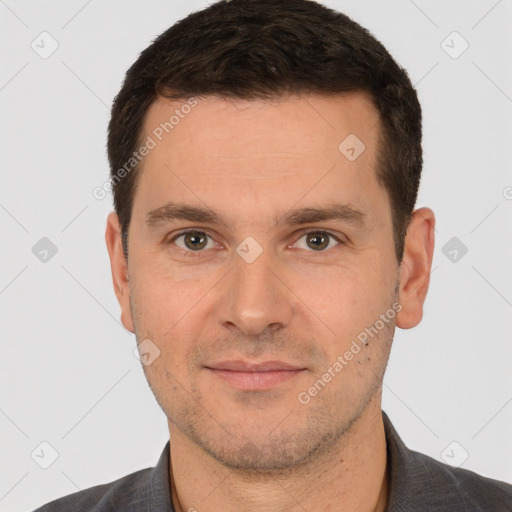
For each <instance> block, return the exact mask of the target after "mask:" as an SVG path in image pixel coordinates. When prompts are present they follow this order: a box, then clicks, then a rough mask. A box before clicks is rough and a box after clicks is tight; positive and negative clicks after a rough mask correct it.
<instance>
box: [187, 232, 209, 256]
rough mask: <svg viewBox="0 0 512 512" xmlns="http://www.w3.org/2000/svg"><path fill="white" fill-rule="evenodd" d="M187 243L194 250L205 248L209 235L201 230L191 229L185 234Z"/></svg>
mask: <svg viewBox="0 0 512 512" xmlns="http://www.w3.org/2000/svg"><path fill="white" fill-rule="evenodd" d="M183 241H184V242H185V245H186V246H187V247H188V248H189V249H190V250H192V251H197V250H199V249H203V248H204V247H205V246H206V243H207V242H208V238H207V236H206V235H205V234H204V233H202V232H201V231H191V232H190V233H185V234H184V235H183Z"/></svg>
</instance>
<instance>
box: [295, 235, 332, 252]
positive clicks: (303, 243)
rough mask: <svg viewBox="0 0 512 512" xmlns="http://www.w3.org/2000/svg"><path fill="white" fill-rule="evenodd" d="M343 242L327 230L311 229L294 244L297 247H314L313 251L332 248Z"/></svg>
mask: <svg viewBox="0 0 512 512" xmlns="http://www.w3.org/2000/svg"><path fill="white" fill-rule="evenodd" d="M340 243H341V242H340V240H339V239H338V238H336V237H335V236H334V235H332V234H331V233H327V232H325V231H310V232H309V233H305V234H304V235H302V236H301V237H300V238H299V239H298V240H297V241H296V242H295V243H294V244H293V247H294V248H297V249H306V250H308V249H312V250H313V251H317V252H319V251H325V250H326V249H331V248H332V247H335V246H336V245H339V244H340Z"/></svg>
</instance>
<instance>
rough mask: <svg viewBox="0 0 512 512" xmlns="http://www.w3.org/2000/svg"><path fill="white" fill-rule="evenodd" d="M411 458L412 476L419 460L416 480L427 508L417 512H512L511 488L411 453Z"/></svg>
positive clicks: (502, 483)
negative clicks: (424, 511)
mask: <svg viewBox="0 0 512 512" xmlns="http://www.w3.org/2000/svg"><path fill="white" fill-rule="evenodd" d="M410 456H411V459H412V460H411V462H412V464H411V466H410V468H411V470H412V471H413V474H414V462H413V461H414V459H415V460H416V478H417V479H418V480H419V482H418V483H420V485H421V490H422V492H421V494H419V495H418V499H419V500H421V502H422V503H423V504H425V505H426V507H425V508H419V509H418V510H432V511H453V510H457V511H459V510H460V511H471V512H484V511H485V512H487V511H489V510H492V511H493V512H511V511H512V485H510V484H508V483H506V482H501V481H499V480H494V479H492V478H487V477H484V476H482V475H479V474H477V473H475V472H473V471H470V470H468V469H463V468H455V467H452V466H449V465H447V464H443V463H441V462H439V461H437V460H435V459H433V458H432V457H429V456H427V455H424V454H422V453H418V452H414V451H412V450H411V453H410ZM420 479H421V480H420Z"/></svg>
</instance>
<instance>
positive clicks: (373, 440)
mask: <svg viewBox="0 0 512 512" xmlns="http://www.w3.org/2000/svg"><path fill="white" fill-rule="evenodd" d="M374 398H375V400H372V401H371V402H370V403H369V405H368V407H367V408H366V409H365V411H364V412H363V413H362V415H361V416H360V417H359V418H358V419H357V421H356V422H355V423H354V424H353V425H352V427H351V428H350V429H349V431H347V432H346V434H345V435H344V437H343V438H342V439H340V441H339V443H338V444H337V445H336V447H335V449H333V450H331V451H330V452H329V453H327V454H325V455H322V457H321V458H319V459H317V460H315V461H311V463H308V464H307V465H304V466H302V467H301V468H300V470H298V469H297V468H294V470H293V472H287V473H284V472H281V473H279V474H277V473H276V474H272V475H269V474H266V475H262V474H247V473H240V472H237V471H233V470H231V469H229V468H226V467H225V466H223V465H222V464H220V463H219V462H217V461H216V460H214V459H212V458H211V457H210V456H209V455H207V454H206V453H205V452H204V451H203V450H202V449H201V448H199V447H198V446H197V445H195V444H194V443H192V442H191V441H190V440H189V439H188V438H187V437H186V436H184V435H183V434H182V433H181V432H180V431H179V430H178V429H176V428H175V427H174V425H172V423H170V428H171V426H172V427H173V428H172V430H171V457H170V466H171V468H170V469H171V491H172V500H173V505H174V509H175V511H176V512H193V511H199V512H210V511H217V510H224V511H226V512H231V511H237V512H241V511H251V512H259V511H270V510H272V511H274V512H281V511H283V512H284V511H287V512H289V511H293V512H295V511H303V510H351V511H356V512H383V511H384V510H385V508H386V503H387V497H388V483H389V482H388V481H389V476H388V471H387V470H386V469H387V467H386V439H385V433H384V424H383V421H382V413H381V406H380V400H378V399H377V398H378V397H374Z"/></svg>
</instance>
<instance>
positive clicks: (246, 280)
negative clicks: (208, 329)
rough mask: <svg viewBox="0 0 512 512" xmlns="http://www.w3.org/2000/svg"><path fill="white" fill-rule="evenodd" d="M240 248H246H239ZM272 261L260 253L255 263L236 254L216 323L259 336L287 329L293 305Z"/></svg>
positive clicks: (268, 256) (269, 256) (268, 255)
mask: <svg viewBox="0 0 512 512" xmlns="http://www.w3.org/2000/svg"><path fill="white" fill-rule="evenodd" d="M241 248H242V249H244V248H247V247H246V246H244V245H243V244H241ZM273 267H275V264H273V262H272V257H271V255H270V254H269V253H267V252H261V253H260V254H259V255H258V256H257V257H256V258H255V259H245V258H244V255H243V253H242V254H241V255H240V254H236V255H235V257H234V261H233V268H232V271H231V272H230V273H229V276H230V278H229V282H228V283H226V286H227V289H226V290H225V294H224V300H223V301H222V305H221V308H220V311H219V314H220V317H219V321H220V322H222V323H223V324H225V325H226V324H227V325H230V326H231V327H232V326H233V325H234V326H236V327H238V328H239V329H240V330H242V331H243V332H244V333H246V334H259V333H261V332H262V331H264V330H265V329H266V328H267V327H268V326H272V327H273V328H275V327H276V326H279V327H284V326H286V325H287V324H288V323H289V321H290V318H291V313H292V304H291V303H290V298H289V297H288V296H287V293H286V289H285V287H284V286H283V284H282V283H281V281H280V280H279V279H278V278H277V277H276V275H275V270H274V268H273Z"/></svg>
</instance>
